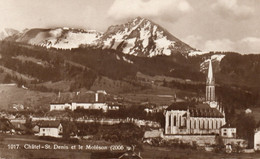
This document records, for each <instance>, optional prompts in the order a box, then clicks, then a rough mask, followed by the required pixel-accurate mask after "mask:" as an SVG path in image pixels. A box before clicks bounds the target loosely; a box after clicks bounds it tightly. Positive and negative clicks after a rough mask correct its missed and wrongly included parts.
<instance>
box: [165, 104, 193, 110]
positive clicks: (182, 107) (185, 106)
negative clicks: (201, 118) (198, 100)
mask: <svg viewBox="0 0 260 159" xmlns="http://www.w3.org/2000/svg"><path fill="white" fill-rule="evenodd" d="M190 106H193V104H192V103H190V102H175V103H172V104H171V105H170V106H169V107H168V108H167V109H166V110H169V111H170V110H187V109H188V108H189V107H190Z"/></svg>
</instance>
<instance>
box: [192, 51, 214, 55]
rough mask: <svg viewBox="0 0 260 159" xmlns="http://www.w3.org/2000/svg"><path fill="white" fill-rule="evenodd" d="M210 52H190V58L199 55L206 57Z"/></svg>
mask: <svg viewBox="0 0 260 159" xmlns="http://www.w3.org/2000/svg"><path fill="white" fill-rule="evenodd" d="M207 53H209V52H206V51H193V52H190V53H189V54H188V55H189V56H197V55H204V54H207Z"/></svg>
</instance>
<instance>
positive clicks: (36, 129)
mask: <svg viewBox="0 0 260 159" xmlns="http://www.w3.org/2000/svg"><path fill="white" fill-rule="evenodd" d="M32 131H33V132H34V133H39V132H40V125H39V124H35V125H34V126H33V128H32Z"/></svg>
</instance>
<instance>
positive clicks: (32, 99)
mask: <svg viewBox="0 0 260 159" xmlns="http://www.w3.org/2000/svg"><path fill="white" fill-rule="evenodd" d="M54 96H55V94H54V93H43V92H38V91H31V90H28V89H24V88H18V87H17V86H16V85H6V84H0V101H1V103H0V109H7V108H8V107H9V106H12V104H23V105H24V106H25V107H34V106H36V107H37V106H44V105H46V106H49V103H50V101H51V100H52V98H53V97H54Z"/></svg>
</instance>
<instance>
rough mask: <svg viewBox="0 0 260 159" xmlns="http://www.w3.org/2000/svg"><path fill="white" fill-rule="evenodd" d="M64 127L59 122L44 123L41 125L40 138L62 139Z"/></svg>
mask: <svg viewBox="0 0 260 159" xmlns="http://www.w3.org/2000/svg"><path fill="white" fill-rule="evenodd" d="M62 132H63V127H62V125H61V123H60V122H59V121H43V122H42V123H41V124H40V131H39V136H51V137H62V136H61V134H62Z"/></svg>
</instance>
